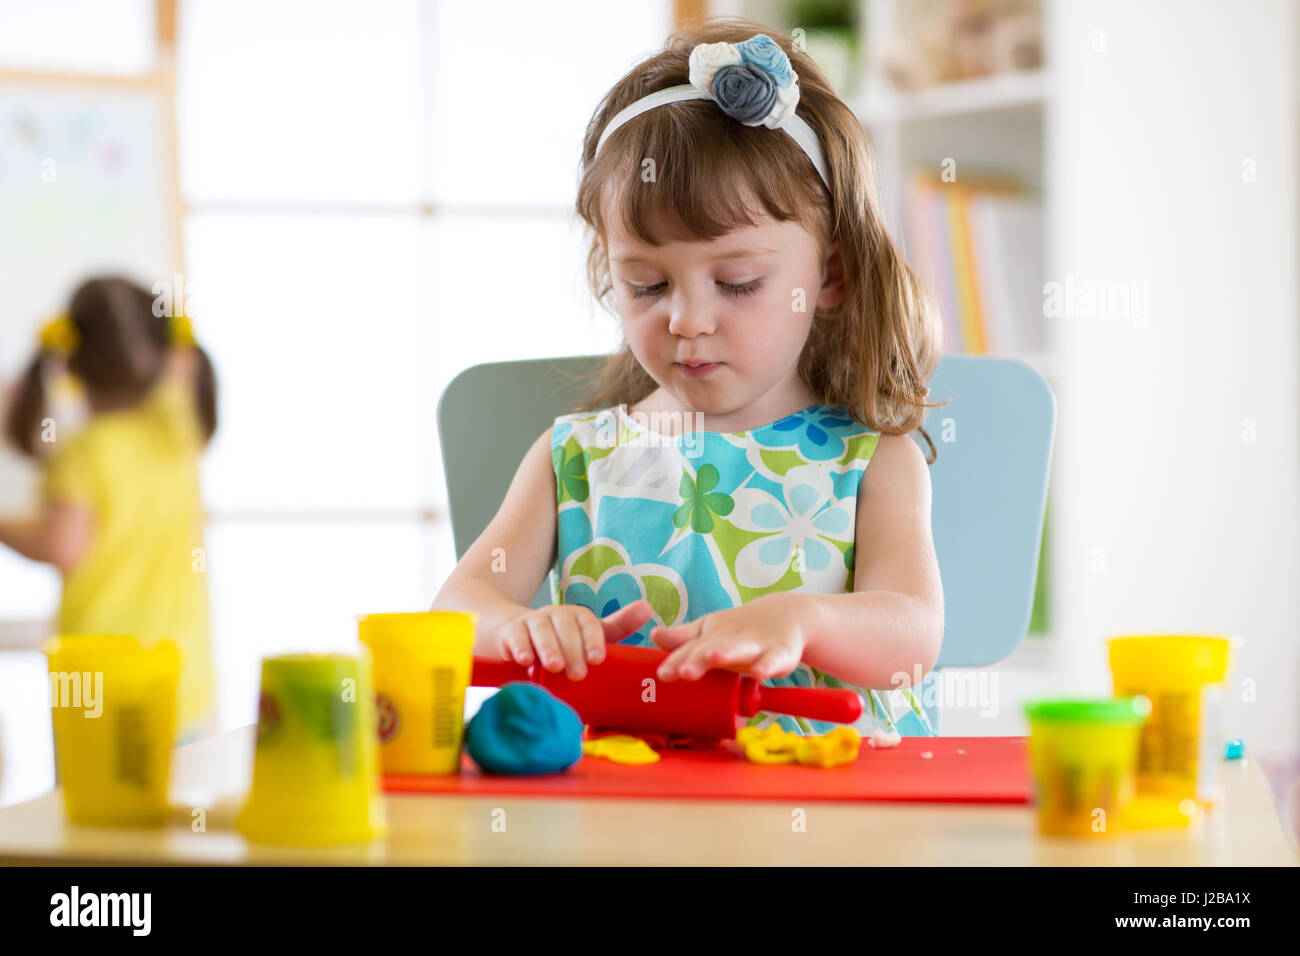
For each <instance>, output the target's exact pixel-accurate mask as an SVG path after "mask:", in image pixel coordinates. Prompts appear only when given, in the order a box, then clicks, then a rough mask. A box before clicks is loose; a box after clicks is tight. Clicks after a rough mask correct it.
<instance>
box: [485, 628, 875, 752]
mask: <svg viewBox="0 0 1300 956" xmlns="http://www.w3.org/2000/svg"><path fill="white" fill-rule="evenodd" d="M668 653H669V652H668V651H665V650H663V649H662V648H658V647H640V646H637V645H633V644H608V645H606V647H605V660H604V661H602V662H601V663H599V664H595V665H588V668H587V676H586V677H585V678H583V679H582V680H570V679H569V677H568V675H567V674H565V672H564V671H560V672H559V673H558V674H553V673H551V672H550V671H548V670H545V669H544V668H543V667H542V666H541V665H540V664H538V663H533V664H531V665H529V666H528V667H523V666H521V665H519V664H516V663H514V662H513V661H501V660H493V659H490V658H485V657H475V658H474V670H473V673H472V674H471V676H470V684H471V685H472V686H474V687H499V686H501V685H502V684H505V683H508V682H510V681H516V680H531V681H535V682H536V683H538V684H541V685H542V686H543V687H545V688H546V689H547V690H548V691H550V692H551V693H552V694H554V695H555V696H556V697H558V698H559V699H560V700H562V701H564V702H565V703H566V704H568V705H569V706H570V707H572V708H573V709H574V710H576V711H577V712H578V716H579V717H581V718H582V722H583V723H585V724H591V725H592V726H596V727H601V728H619V729H622V730H629V731H653V732H657V733H666V734H675V735H682V736H688V737H714V738H728V737H733V736H735V733H736V718H737V717H751V716H753V715H754V714H756V713H758V712H759V711H768V712H769V713H777V714H788V715H790V716H793V717H808V718H811V719H813V720H825V721H830V722H832V723H837V724H851V723H853V722H854V721H855V720H857V719H858V718H859V717H861V716H862V698H861V697H859V696H858V695H857V693H855V692H854V691H851V690H845V689H839V688H835V689H832V688H813V687H764V686H763V685H762V684H760V683H759V682H758V681H757V680H755V679H754V678H752V677H742V676H741V675H740V674H737V673H736V672H735V671H729V670H723V669H720V668H714V669H713V670H710V671H708V672H706V673H705V675H704V676H703V677H701V678H700V679H699V680H680V679H679V680H675V681H662V680H659V679H658V678H656V677H655V671H656V670H657V669H658V667H659V663H660V661H662V660H663V659H664V658H665V657H667V656H668ZM650 682H652V683H650ZM651 688H653V691H654V693H653V695H652V694H651V692H650V689H651Z"/></svg>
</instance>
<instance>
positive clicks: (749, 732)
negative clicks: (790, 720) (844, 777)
mask: <svg viewBox="0 0 1300 956" xmlns="http://www.w3.org/2000/svg"><path fill="white" fill-rule="evenodd" d="M736 743H737V744H738V745H739V746H740V749H741V750H742V751H743V752H744V754H745V757H746V759H748V760H750V761H752V762H754V763H760V764H787V763H793V762H794V761H796V760H798V761H799V763H801V764H804V765H805V766H809V767H838V766H840V765H841V764H846V763H852V762H853V761H854V760H857V759H858V752H859V749H860V747H861V745H862V738H861V736H859V734H858V732H857V731H856V730H854V729H853V728H852V727H836V728H835V729H834V730H832V731H831V732H830V733H828V734H824V735H822V736H820V737H813V736H809V737H804V736H801V735H799V734H792V733H790V732H789V731H787V730H785V729H784V728H783V727H781V725H780V724H770V725H769V726H768V727H766V728H765V729H763V730H759V729H758V728H757V727H742V728H741V729H740V730H739V731H738V732H737V733H736Z"/></svg>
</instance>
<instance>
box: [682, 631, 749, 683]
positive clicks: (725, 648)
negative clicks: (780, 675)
mask: <svg viewBox="0 0 1300 956" xmlns="http://www.w3.org/2000/svg"><path fill="white" fill-rule="evenodd" d="M759 650H760V648H759V647H758V645H757V643H756V642H754V641H749V640H743V641H736V640H735V639H734V638H733V639H730V640H726V641H723V640H719V639H718V638H716V637H714V638H710V639H709V640H708V641H699V642H697V643H696V644H695V645H694V646H692V647H691V648H689V649H688V650H687V653H686V654H685V656H684V657H683V658H682V660H681V661H680V662H678V664H677V673H678V676H680V677H681V678H682V679H683V680H699V679H700V678H701V677H703V676H704V675H705V674H706V673H708V672H709V671H711V670H713V669H714V668H715V667H726V666H729V665H730V666H736V665H738V664H741V663H743V662H747V661H750V660H753V658H754V657H755V656H756V655H757V654H758V653H759Z"/></svg>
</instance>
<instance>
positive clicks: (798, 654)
mask: <svg viewBox="0 0 1300 956" xmlns="http://www.w3.org/2000/svg"><path fill="white" fill-rule="evenodd" d="M799 597H800V595H796V594H791V593H788V592H782V593H779V594H765V595H763V596H762V597H760V598H757V599H755V600H753V601H750V602H749V603H748V604H742V605H740V606H739V607H730V608H727V609H725V610H722V611H713V612H711V613H709V614H705V615H704V616H703V617H700V618H696V619H695V620H694V621H691V622H690V623H688V624H679V625H677V626H676V627H656V628H655V629H654V630H652V631H651V632H650V640H652V641H653V642H654V643H655V644H657V645H658V646H659V647H662V648H664V649H665V650H671V651H672V653H671V654H669V655H668V656H667V657H666V658H664V660H663V661H662V662H661V663H660V664H659V668H658V670H657V672H656V673H657V676H658V677H659V679H660V680H665V681H671V680H677V679H678V678H679V677H680V678H681V679H682V680H699V679H700V678H701V677H703V676H704V674H705V673H706V672H707V671H709V670H710V669H712V668H715V667H725V668H727V669H728V670H736V671H740V672H741V673H743V674H748V675H750V676H752V677H756V678H760V679H762V678H767V677H783V676H785V675H786V674H789V673H790V672H791V671H793V670H794V669H795V668H796V667H798V666H799V662H800V661H801V660H803V652H804V648H805V647H807V646H808V633H807V631H806V630H805V627H806V624H807V609H806V607H805V606H804V604H803V603H802V602H801V601H800V600H798V599H799Z"/></svg>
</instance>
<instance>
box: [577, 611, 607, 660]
mask: <svg viewBox="0 0 1300 956" xmlns="http://www.w3.org/2000/svg"><path fill="white" fill-rule="evenodd" d="M582 611H584V612H586V613H582V612H579V614H578V627H579V628H580V629H581V631H582V647H583V650H584V651H585V652H586V655H587V663H589V664H599V663H600V662H601V661H603V660H604V659H605V629H604V628H603V627H601V626H600V619H599V618H598V617H596V615H595V613H594V612H593V611H592V610H591V609H590V608H585V607H584V608H582Z"/></svg>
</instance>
